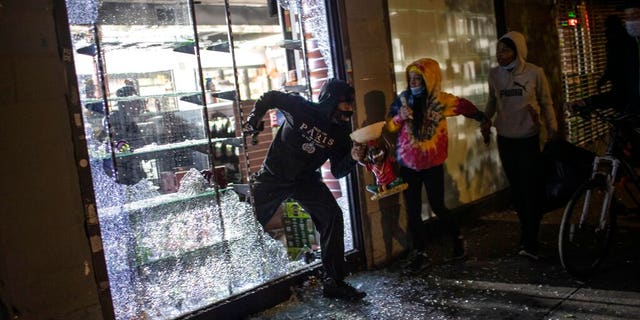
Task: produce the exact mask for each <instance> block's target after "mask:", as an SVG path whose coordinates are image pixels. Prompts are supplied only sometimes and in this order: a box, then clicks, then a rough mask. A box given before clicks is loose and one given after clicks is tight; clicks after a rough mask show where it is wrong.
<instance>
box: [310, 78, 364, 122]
mask: <svg viewBox="0 0 640 320" xmlns="http://www.w3.org/2000/svg"><path fill="white" fill-rule="evenodd" d="M354 95H355V90H354V89H353V87H352V86H351V85H349V84H348V83H347V82H346V81H344V80H340V79H328V80H327V81H326V82H325V83H324V84H323V85H322V88H320V95H319V96H318V101H319V102H320V104H323V105H329V106H330V117H331V118H332V119H333V120H336V121H342V122H349V118H351V115H353V111H351V110H340V109H339V108H338V106H339V105H340V103H342V102H346V103H347V104H349V105H350V104H352V103H353V101H354Z"/></svg>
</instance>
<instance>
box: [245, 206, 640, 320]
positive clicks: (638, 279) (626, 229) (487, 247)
mask: <svg viewBox="0 0 640 320" xmlns="http://www.w3.org/2000/svg"><path fill="white" fill-rule="evenodd" d="M560 215H561V212H560V211H555V212H551V213H548V214H547V215H545V219H544V220H543V224H542V228H541V237H540V238H541V240H542V241H543V246H542V248H541V254H542V255H544V256H543V258H542V259H541V260H539V261H532V260H529V259H528V258H524V257H521V256H518V255H516V254H515V249H516V244H517V241H518V238H519V235H518V230H519V224H518V221H517V217H516V215H515V214H514V213H512V212H510V211H506V212H498V213H491V214H486V215H482V216H480V217H478V218H477V219H473V220H471V221H467V222H466V223H465V225H464V226H463V232H464V234H465V235H466V238H467V242H468V252H469V258H468V259H467V260H466V261H464V262H458V263H450V262H447V261H445V259H443V258H442V257H443V256H446V255H448V254H449V252H450V250H451V249H450V243H448V241H446V240H443V239H442V238H438V237H436V238H434V239H433V240H432V241H431V244H430V249H429V251H430V253H431V255H432V259H433V262H434V266H433V267H432V268H431V269H429V270H427V271H426V272H424V273H423V274H421V275H419V276H406V275H403V274H402V272H400V269H401V268H400V267H399V265H400V264H401V263H402V261H398V262H397V263H395V264H394V265H391V266H389V267H386V268H383V269H380V270H372V271H367V272H360V273H357V274H355V275H352V276H351V277H349V278H348V279H347V280H348V281H349V282H350V283H352V284H353V285H354V286H356V287H358V288H360V289H362V290H364V291H366V292H367V294H368V295H367V297H366V298H365V299H364V300H363V301H361V302H358V303H345V302H342V301H339V300H333V299H326V298H323V297H322V295H321V289H320V286H319V285H318V284H317V283H314V281H309V282H308V283H306V284H305V286H303V287H301V288H298V289H296V294H294V295H293V296H292V298H291V300H290V301H288V302H285V303H282V304H280V305H278V306H276V307H274V308H272V309H269V310H267V311H264V312H262V313H260V314H256V315H253V316H251V317H248V318H247V319H640V249H639V248H640V216H639V215H632V216H625V217H621V218H620V219H619V223H620V225H621V227H620V230H619V232H618V234H617V237H616V240H617V241H616V243H615V244H614V247H613V250H612V254H611V255H610V256H609V258H608V260H607V261H606V265H605V268H604V270H603V272H602V273H601V274H599V275H598V276H597V277H595V278H593V279H591V280H589V281H587V282H586V283H583V282H579V281H576V280H574V279H572V278H571V277H570V276H569V275H568V274H566V273H565V271H564V270H563V269H562V266H561V265H560V262H559V259H558V254H557V240H556V237H557V232H558V221H559V216H560Z"/></svg>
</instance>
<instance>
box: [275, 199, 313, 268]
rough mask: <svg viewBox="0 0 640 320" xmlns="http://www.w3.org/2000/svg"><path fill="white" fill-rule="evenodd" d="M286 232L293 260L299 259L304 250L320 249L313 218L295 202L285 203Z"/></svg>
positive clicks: (288, 249) (288, 248) (288, 250)
mask: <svg viewBox="0 0 640 320" xmlns="http://www.w3.org/2000/svg"><path fill="white" fill-rule="evenodd" d="M283 205H284V210H283V211H284V214H283V217H284V232H285V237H286V239H287V252H288V253H289V257H290V258H291V259H296V258H298V255H299V254H301V253H302V251H303V250H309V249H313V248H317V247H318V236H317V233H316V228H315V226H314V225H313V221H312V220H311V216H310V215H309V214H308V213H307V212H305V211H304V209H303V208H302V207H301V206H300V204H298V203H297V202H295V201H292V200H288V201H285V202H284V204H283Z"/></svg>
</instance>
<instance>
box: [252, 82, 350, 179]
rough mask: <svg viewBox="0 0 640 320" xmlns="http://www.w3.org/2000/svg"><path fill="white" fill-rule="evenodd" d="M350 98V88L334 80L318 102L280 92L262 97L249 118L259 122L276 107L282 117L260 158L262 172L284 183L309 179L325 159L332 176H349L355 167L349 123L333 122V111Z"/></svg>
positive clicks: (268, 93)
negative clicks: (276, 130) (262, 156)
mask: <svg viewBox="0 0 640 320" xmlns="http://www.w3.org/2000/svg"><path fill="white" fill-rule="evenodd" d="M352 95H353V88H352V87H351V86H349V84H347V83H346V82H344V81H342V80H336V79H329V80H328V81H327V82H326V83H325V85H324V86H323V87H322V89H321V91H320V95H319V102H318V103H314V102H311V101H308V100H307V99H305V98H303V97H301V96H299V95H295V94H289V93H283V92H280V91H269V92H267V93H265V94H264V95H262V97H260V99H258V101H256V104H255V106H254V109H253V111H252V113H253V116H254V117H257V119H262V118H263V117H264V115H265V114H266V112H267V111H268V110H269V109H271V108H277V109H278V110H280V111H282V113H283V114H284V118H285V121H284V123H283V125H282V126H281V127H280V128H279V129H278V132H277V133H276V136H275V138H274V139H273V142H272V143H271V146H270V147H269V151H268V153H267V156H266V158H265V159H264V162H263V168H264V170H266V171H267V172H269V173H270V174H272V175H274V176H276V177H278V178H280V179H283V180H286V181H300V180H306V179H312V178H314V177H317V174H316V172H317V170H318V168H320V166H322V164H323V163H324V162H325V161H327V159H329V160H330V161H331V173H332V174H333V176H334V177H336V178H342V177H344V176H346V175H347V174H349V172H350V171H351V169H352V168H353V166H354V165H355V164H356V161H354V160H353V159H352V158H351V147H352V143H351V139H350V138H349V133H350V132H351V124H350V123H349V122H343V121H338V120H335V112H336V109H337V106H338V104H339V102H340V101H345V100H346V99H350V98H351V97H352Z"/></svg>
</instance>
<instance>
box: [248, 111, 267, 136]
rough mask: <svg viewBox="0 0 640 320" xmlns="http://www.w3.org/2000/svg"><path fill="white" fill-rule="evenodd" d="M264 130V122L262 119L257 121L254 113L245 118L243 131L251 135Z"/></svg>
mask: <svg viewBox="0 0 640 320" xmlns="http://www.w3.org/2000/svg"><path fill="white" fill-rule="evenodd" d="M263 130H264V121H262V119H258V117H257V116H256V115H255V113H253V112H251V114H249V117H247V122H245V123H244V126H243V131H245V132H249V133H253V132H256V131H263Z"/></svg>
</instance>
